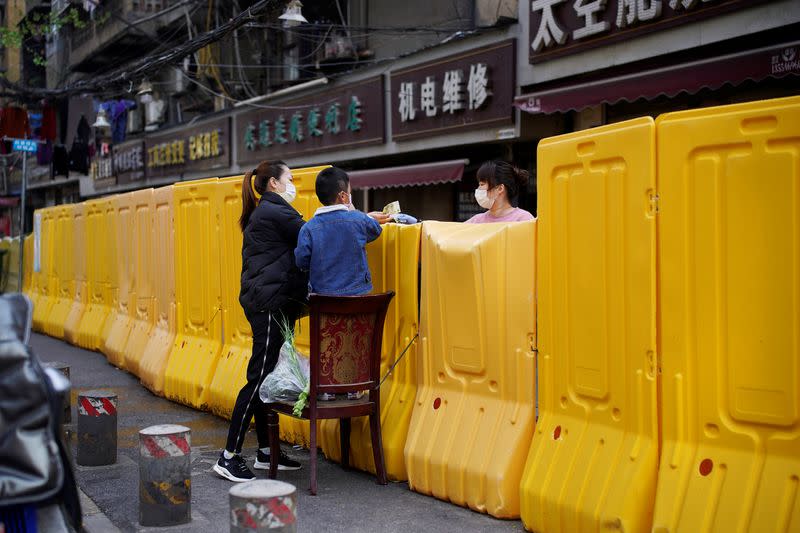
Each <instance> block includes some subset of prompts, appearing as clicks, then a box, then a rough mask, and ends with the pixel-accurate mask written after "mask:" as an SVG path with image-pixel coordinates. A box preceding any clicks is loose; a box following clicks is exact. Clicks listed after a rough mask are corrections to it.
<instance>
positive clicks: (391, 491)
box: [31, 334, 524, 533]
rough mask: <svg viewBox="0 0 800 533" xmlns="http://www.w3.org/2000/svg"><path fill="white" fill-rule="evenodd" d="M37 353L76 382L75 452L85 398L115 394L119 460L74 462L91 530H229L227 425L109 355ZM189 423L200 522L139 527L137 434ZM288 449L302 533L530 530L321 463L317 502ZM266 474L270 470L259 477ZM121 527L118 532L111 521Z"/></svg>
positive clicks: (251, 444) (52, 346) (61, 345)
mask: <svg viewBox="0 0 800 533" xmlns="http://www.w3.org/2000/svg"><path fill="white" fill-rule="evenodd" d="M31 345H32V347H33V350H34V352H35V353H36V355H37V356H38V357H39V358H40V359H41V360H42V361H63V362H65V363H67V364H69V365H70V374H71V378H72V386H73V390H72V421H73V424H72V425H70V426H68V427H67V435H68V438H69V441H70V444H71V447H72V450H73V457H74V456H75V455H74V454H75V450H76V439H75V434H74V431H75V424H74V422H75V421H76V420H77V412H76V410H75V403H76V398H77V394H78V393H79V392H81V391H86V390H92V389H110V390H113V391H114V392H116V393H117V395H118V397H119V399H118V401H119V404H118V444H117V449H118V452H117V463H116V464H114V465H111V466H103V467H81V466H76V467H75V468H76V474H77V478H78V483H79V485H80V488H81V490H82V492H83V493H84V494H85V495H86V496H88V499H84V516H85V521H86V529H87V530H88V531H90V532H95V531H98V532H100V531H102V532H109V533H111V532H113V531H115V530H116V529H119V530H121V531H181V532H182V531H204V532H206V533H211V532H222V531H228V529H229V526H230V519H229V500H228V489H229V488H230V487H231V483H230V482H229V481H226V480H223V479H221V478H219V477H218V476H217V475H216V474H214V473H213V472H212V471H211V467H212V465H213V464H214V462H215V461H216V460H217V457H218V456H219V452H220V449H221V448H222V446H224V443H225V436H226V434H227V428H228V423H227V421H226V420H223V419H221V418H218V417H216V416H214V415H211V414H209V413H203V412H200V411H196V410H194V409H191V408H189V407H185V406H183V405H179V404H176V403H173V402H171V401H169V400H166V399H164V398H160V397H158V396H155V395H153V394H152V393H150V391H148V390H147V389H145V388H144V387H143V386H141V385H140V384H139V381H138V379H137V378H136V377H135V376H133V375H131V374H128V373H126V372H124V371H121V370H119V369H117V368H115V367H114V366H112V365H110V364H109V363H108V362H107V361H106V359H105V357H104V356H103V355H102V354H99V353H95V352H89V351H86V350H82V349H80V348H76V347H74V346H71V345H69V344H67V343H65V342H62V341H59V340H55V339H51V338H49V337H46V336H43V335H37V334H34V335H33V336H32V339H31ZM167 423H169V424H181V425H184V426H187V427H189V428H191V430H192V522H191V523H189V524H186V525H184V526H176V527H171V528H142V527H141V526H139V524H138V483H139V466H138V432H139V430H140V429H143V428H145V427H148V426H151V425H155V424H167ZM255 448H256V440H255V434H254V433H253V431H250V432H249V433H248V435H247V438H246V440H245V446H244V455H245V456H246V457H249V458H250V459H251V460H252V459H254V457H255ZM284 449H285V450H286V452H287V453H288V454H289V455H290V456H292V457H294V458H295V459H297V460H298V461H300V462H301V463H302V464H303V468H302V469H301V470H299V471H297V472H279V473H278V479H280V480H282V481H287V482H289V483H291V484H293V485H295V486H296V487H297V488H298V531H310V532H317V531H320V532H327V533H335V532H340V531H342V532H344V531H346V532H362V531H363V532H395V531H403V532H416V531H425V532H431V533H434V532H459V533H466V532H503V531H524V529H523V527H522V524H521V523H520V522H519V521H508V520H497V519H495V518H492V517H490V516H487V515H483V514H480V513H476V512H473V511H470V510H469V509H464V508H461V507H458V506H455V505H452V504H449V503H446V502H443V501H439V500H436V499H434V498H431V497H428V496H423V495H421V494H417V493H414V492H411V491H410V490H409V489H408V485H407V484H406V483H390V484H389V485H388V486H386V487H381V486H379V485H376V484H375V479H374V477H373V476H371V475H368V474H365V473H362V472H358V471H353V470H347V471H346V470H344V469H342V468H341V467H340V466H339V465H337V464H335V463H330V462H328V461H326V460H325V459H324V458H322V455H321V454H320V455H319V457H320V458H321V459H320V462H319V465H318V469H319V471H318V479H319V490H318V493H317V496H310V495H309V494H308V492H307V491H306V489H307V487H308V467H307V465H308V451H307V450H302V449H294V448H292V447H290V446H287V445H285V444H284ZM256 475H257V476H258V477H263V478H266V472H261V471H256ZM111 524H113V526H112V525H111Z"/></svg>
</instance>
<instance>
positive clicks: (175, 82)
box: [163, 67, 189, 94]
mask: <svg viewBox="0 0 800 533" xmlns="http://www.w3.org/2000/svg"><path fill="white" fill-rule="evenodd" d="M165 78H166V79H165V80H164V85H163V87H164V92H166V93H167V94H183V93H185V92H186V91H187V89H188V88H189V82H188V81H187V80H186V76H185V72H184V71H183V70H182V69H181V67H173V68H171V69H169V70H168V71H167V74H166V76H165Z"/></svg>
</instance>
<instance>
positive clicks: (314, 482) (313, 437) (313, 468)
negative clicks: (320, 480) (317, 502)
mask: <svg viewBox="0 0 800 533" xmlns="http://www.w3.org/2000/svg"><path fill="white" fill-rule="evenodd" d="M309 423H310V424H311V449H310V450H309V451H310V452H311V457H310V460H309V467H310V468H311V485H310V486H309V487H308V491H309V492H310V493H311V495H312V496H316V494H317V421H316V420H315V419H314V418H312V419H311V420H309Z"/></svg>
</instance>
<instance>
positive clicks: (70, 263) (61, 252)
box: [44, 205, 75, 339]
mask: <svg viewBox="0 0 800 533" xmlns="http://www.w3.org/2000/svg"><path fill="white" fill-rule="evenodd" d="M72 208H73V206H72V205H60V206H57V207H56V208H55V210H56V212H55V232H54V235H55V242H54V248H55V251H54V253H53V269H54V277H55V278H56V283H55V287H56V291H55V294H56V297H55V300H54V302H53V305H52V307H51V308H50V312H49V313H48V315H47V318H46V319H45V321H44V331H45V333H47V334H48V335H49V336H51V337H56V338H58V339H63V338H64V323H65V322H66V321H67V316H68V315H69V311H70V309H71V308H72V301H73V300H74V299H75V246H74V243H73V236H74V224H73V222H74V219H73V216H72Z"/></svg>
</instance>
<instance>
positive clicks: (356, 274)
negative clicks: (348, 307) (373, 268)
mask: <svg viewBox="0 0 800 533" xmlns="http://www.w3.org/2000/svg"><path fill="white" fill-rule="evenodd" d="M316 191H317V198H319V201H320V202H321V203H322V205H323V206H324V207H320V208H319V209H317V212H316V213H314V217H313V218H312V219H311V220H309V221H308V222H307V223H306V224H305V225H304V226H303V227H302V229H301V230H300V235H299V236H298V238H297V248H296V249H295V251H294V257H295V262H296V263H297V267H298V268H299V269H300V270H304V271H308V273H309V281H308V286H309V287H308V288H309V291H310V292H313V293H316V294H324V295H327V296H358V295H361V294H368V293H369V292H370V291H372V278H371V276H370V273H369V266H368V265H367V251H366V249H365V246H366V245H367V243H369V242H372V241H374V240H375V239H377V238H378V237H379V236H380V234H381V226H380V224H379V223H378V222H377V221H375V220H374V219H372V218H371V217H370V216H368V215H365V214H364V213H362V212H360V211H355V210H353V206H352V202H351V196H350V178H349V177H348V176H347V173H346V172H345V171H344V170H342V169H340V168H336V167H329V168H326V169H325V170H323V171H322V172H320V173H319V174H318V175H317V182H316Z"/></svg>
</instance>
